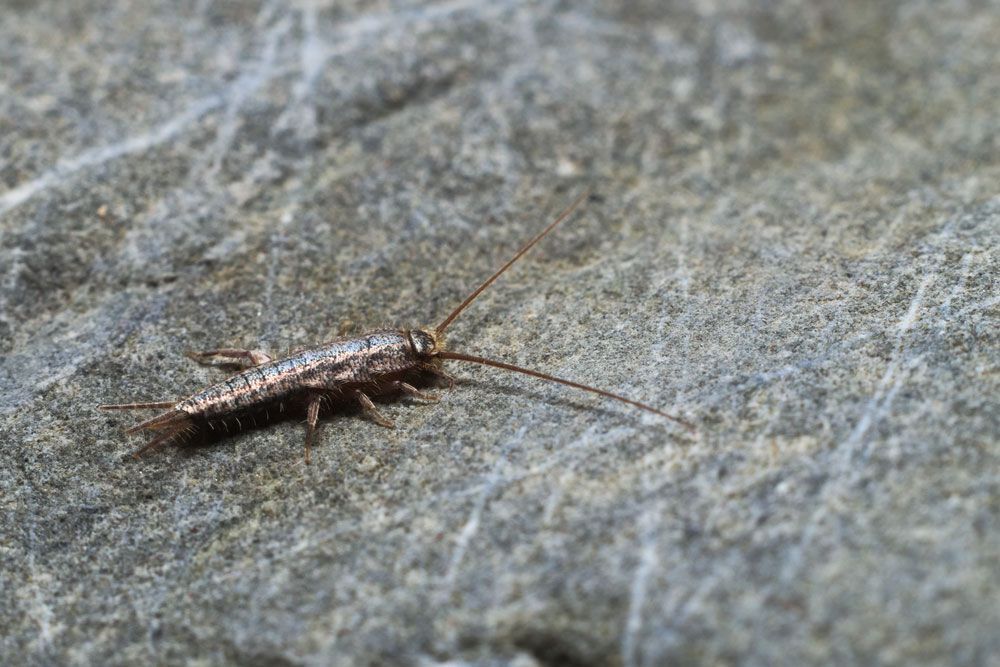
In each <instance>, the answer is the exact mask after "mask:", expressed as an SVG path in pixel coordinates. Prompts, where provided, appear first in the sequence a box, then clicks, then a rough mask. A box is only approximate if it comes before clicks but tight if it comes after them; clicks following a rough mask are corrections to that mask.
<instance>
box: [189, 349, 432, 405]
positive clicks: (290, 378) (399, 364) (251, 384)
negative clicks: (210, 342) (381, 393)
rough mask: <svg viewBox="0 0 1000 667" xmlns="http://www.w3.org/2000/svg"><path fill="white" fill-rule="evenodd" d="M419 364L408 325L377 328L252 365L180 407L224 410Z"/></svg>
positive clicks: (334, 387) (365, 380) (338, 385)
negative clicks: (398, 327)
mask: <svg viewBox="0 0 1000 667" xmlns="http://www.w3.org/2000/svg"><path fill="white" fill-rule="evenodd" d="M419 364H420V359H419V358H418V357H417V355H416V354H415V353H414V351H413V346H412V345H411V343H410V339H409V336H408V335H407V333H406V332H405V331H396V330H385V331H373V332H371V333H368V334H365V335H363V336H360V337H358V338H348V339H343V340H336V341H332V342H330V343H326V344H324V345H322V346H320V347H317V348H313V349H309V350H302V351H300V352H296V353H294V354H291V355H289V356H287V357H285V358H284V359H276V360H274V361H269V362H267V363H265V364H261V365H259V366H254V367H253V368H248V369H246V370H245V371H242V372H241V373H237V374H236V375H233V376H231V377H229V378H227V379H225V380H223V381H222V382H219V383H218V384H214V385H212V386H210V387H208V388H206V389H203V390H202V391H200V392H198V393H197V394H194V395H193V396H190V397H188V398H186V399H185V400H183V401H181V402H180V403H178V404H177V406H176V409H177V410H181V411H183V412H186V413H188V414H190V415H193V416H199V417H208V418H211V417H216V416H223V415H226V414H230V413H233V412H239V411H243V410H252V409H254V408H257V407H259V406H262V405H265V404H268V403H273V402H277V401H281V400H284V399H286V398H289V397H291V396H292V395H295V394H298V393H300V392H302V391H303V390H304V389H314V390H320V391H322V390H329V391H335V390H337V389H339V388H341V387H343V386H344V385H348V384H351V385H356V384H367V383H371V382H375V381H377V380H378V379H379V378H381V377H384V376H386V375H389V374H392V373H399V372H401V371H407V370H410V369H413V368H415V367H416V366H418V365H419Z"/></svg>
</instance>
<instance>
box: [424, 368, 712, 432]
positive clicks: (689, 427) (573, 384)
mask: <svg viewBox="0 0 1000 667" xmlns="http://www.w3.org/2000/svg"><path fill="white" fill-rule="evenodd" d="M437 356H438V357H440V358H441V359H453V360H455V361H467V362H470V363H473V364H482V365H483V366H493V367H494V368H501V369H503V370H505V371H513V372H514V373H523V374H524V375H530V376H531V377H534V378H538V379H540V380H548V381H549V382H555V383H557V384H564V385H566V386H567V387H573V388H574V389H582V390H583V391H589V392H591V393H594V394H598V395H600V396H604V397H605V398H611V399H614V400H616V401H621V402H622V403H628V404H629V405H631V406H634V407H637V408H639V409H640V410H645V411H646V412H652V413H653V414H654V415H659V416H661V417H666V418H667V419H669V420H670V421H673V422H676V423H678V424H680V425H681V426H683V427H684V428H686V429H687V430H689V431H691V432H694V431H695V427H694V424H692V423H690V422H687V421H685V420H683V419H681V418H680V417H676V416H674V415H671V414H667V413H666V412H663V411H662V410H657V409H656V408H654V407H652V406H651V405H646V404H645V403H639V402H638V401H633V400H632V399H630V398H625V397H624V396H619V395H618V394H612V393H611V392H610V391H605V390H603V389H598V388H597V387H591V386H589V385H585V384H580V383H579V382H573V381H572V380H564V379H563V378H558V377H556V376H554V375H549V374H548V373H542V372H540V371H535V370H532V369H530V368H522V367H521V366H515V365H514V364H508V363H505V362H503V361H496V360H495V359H486V358H485V357H476V356H473V355H471V354H462V353H461V352H445V351H442V352H438V354H437Z"/></svg>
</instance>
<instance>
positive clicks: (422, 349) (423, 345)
mask: <svg viewBox="0 0 1000 667" xmlns="http://www.w3.org/2000/svg"><path fill="white" fill-rule="evenodd" d="M410 342H411V343H412V344H413V351H414V352H416V353H417V354H419V355H421V356H429V355H431V354H433V353H434V350H435V348H436V347H437V344H436V343H435V342H434V338H433V337H432V336H431V335H430V334H428V333H427V332H426V331H421V330H419V329H417V330H415V331H411V332H410Z"/></svg>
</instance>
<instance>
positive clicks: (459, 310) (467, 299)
mask: <svg viewBox="0 0 1000 667" xmlns="http://www.w3.org/2000/svg"><path fill="white" fill-rule="evenodd" d="M589 195H590V190H589V189H588V190H584V191H583V194H582V195H580V196H579V197H577V198H576V200H574V201H573V203H572V204H570V205H569V206H567V207H566V209H565V210H564V211H563V212H562V213H560V214H559V217H557V218H556V219H555V220H554V221H553V222H552V223H551V224H549V226H548V227H546V228H545V229H543V230H542V231H541V233H540V234H539V235H538V236H536V237H535V238H533V239H531V240H530V241H528V242H527V243H526V244H525V245H524V247H523V248H521V249H520V250H518V251H517V254H516V255H514V256H513V257H511V258H510V261H509V262H507V263H506V264H504V265H503V266H501V267H500V268H499V269H498V270H497V272H496V273H494V274H493V275H492V276H490V277H489V278H487V279H486V280H484V281H483V284H482V285H480V286H479V287H477V288H476V289H474V290H472V293H471V294H469V296H467V297H465V301H463V302H462V303H461V304H459V306H458V308H456V309H455V310H453V311H451V314H450V315H448V317H446V318H444V321H443V322H441V324H439V325H437V327H436V328H435V329H434V334H435V336H437V337H440V336H441V334H442V333H444V330H445V329H447V328H448V325H450V324H451V323H452V322H453V321H454V320H455V318H456V317H458V316H459V315H460V314H461V313H462V311H463V310H465V309H466V307H468V305H469V304H470V303H472V302H473V301H475V300H476V297H478V296H479V295H480V294H482V293H483V290H485V289H486V288H487V287H489V286H490V285H492V284H493V283H494V282H495V281H496V279H497V278H499V277H500V276H502V275H503V273H504V271H506V270H507V269H509V268H510V267H511V265H512V264H513V263H514V262H516V261H517V260H519V259H521V255H523V254H524V253H526V252H528V251H529V250H531V249H532V248H533V247H534V246H535V244H536V243H538V242H539V241H541V240H542V239H543V238H545V237H546V236H547V235H548V233H549V232H551V231H552V230H553V229H555V228H556V226H557V225H558V224H559V223H560V222H562V221H563V220H565V219H566V218H568V217H569V216H570V214H571V213H572V212H573V211H574V210H575V209H576V207H577V206H579V205H580V202H582V201H583V200H584V199H586V198H587V197H588V196H589Z"/></svg>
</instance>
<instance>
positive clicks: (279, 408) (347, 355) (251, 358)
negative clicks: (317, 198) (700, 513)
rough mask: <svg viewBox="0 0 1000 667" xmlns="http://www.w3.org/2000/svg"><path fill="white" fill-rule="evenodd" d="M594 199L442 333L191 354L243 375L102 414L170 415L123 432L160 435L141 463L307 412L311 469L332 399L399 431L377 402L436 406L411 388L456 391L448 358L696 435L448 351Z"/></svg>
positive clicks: (420, 331) (418, 331)
mask: <svg viewBox="0 0 1000 667" xmlns="http://www.w3.org/2000/svg"><path fill="white" fill-rule="evenodd" d="M588 194H589V193H588V192H584V193H583V194H582V195H580V196H579V197H577V199H576V200H575V201H574V202H573V203H572V204H570V205H569V206H568V207H567V208H566V209H565V210H564V211H563V212H562V213H560V214H559V216H558V217H557V218H556V219H555V220H554V221H553V222H552V223H550V224H549V225H548V226H547V227H546V228H545V229H543V230H542V231H541V232H540V233H539V234H538V235H537V236H535V237H534V238H532V239H531V240H530V241H528V242H527V243H526V244H525V245H524V246H523V247H522V248H521V249H520V250H519V251H518V252H517V253H516V254H515V255H514V256H513V257H512V258H511V259H510V260H509V261H508V262H507V263H506V264H504V265H503V266H501V267H500V268H499V269H498V270H497V271H496V272H495V273H493V275H491V276H490V277H489V278H487V279H486V280H485V281H483V282H482V284H480V285H479V287H477V288H476V289H474V290H473V291H472V292H471V293H470V294H469V295H468V296H467V297H466V298H465V300H464V301H462V302H461V303H460V304H459V305H458V307H456V308H455V309H454V310H452V311H451V313H450V314H449V315H448V316H447V317H446V318H444V320H442V322H441V323H440V324H438V325H437V326H436V327H433V328H431V327H424V328H412V329H379V330H376V331H371V332H368V333H365V334H362V335H360V336H356V337H350V338H341V339H337V340H333V341H330V342H328V343H323V344H322V345H319V346H318V347H313V348H307V349H303V350H299V351H297V352H293V353H292V354H290V355H289V356H287V357H284V358H282V359H273V358H272V357H271V356H270V355H268V354H267V353H265V352H263V351H261V350H243V349H235V348H221V349H215V350H206V351H204V352H192V353H189V354H188V356H190V357H191V358H193V359H194V360H195V361H198V362H199V363H204V364H210V365H216V366H237V367H242V368H243V370H242V371H240V372H239V373H237V374H236V375H233V376H231V377H229V378H226V379H225V380H223V381H222V382H219V383H217V384H213V385H212V386H210V387H207V388H205V389H202V390H201V391H199V392H197V393H195V394H192V395H191V396H188V397H187V398H185V399H182V400H178V401H156V402H150V403H122V404H116V405H99V406H98V409H101V410H144V409H165V410H166V412H162V413H160V414H158V415H157V416H155V417H153V418H152V419H148V420H146V421H144V422H142V423H140V424H137V425H135V426H133V427H131V428H129V429H128V430H127V431H125V432H126V433H127V434H132V433H138V432H140V431H151V432H153V433H155V436H154V437H153V439H152V440H150V441H149V442H147V443H146V444H145V445H143V446H142V447H140V448H138V449H136V450H134V451H133V452H131V455H132V456H133V457H135V458H139V457H140V455H141V454H143V453H144V452H146V451H149V450H152V449H155V448H157V447H160V446H162V445H164V444H166V443H169V442H172V441H174V440H181V439H183V438H185V437H186V436H189V435H192V434H195V433H198V432H204V431H203V429H205V428H208V429H210V430H212V431H216V430H219V429H225V430H226V432H228V430H229V427H230V425H231V424H232V423H233V422H235V425H236V427H237V428H242V427H243V426H244V424H243V422H244V421H248V422H253V423H254V424H256V421H257V418H258V417H262V418H263V419H264V421H265V422H266V421H268V420H269V418H270V417H271V413H272V412H276V413H284V412H285V411H286V409H291V408H298V409H301V408H302V407H304V408H305V415H306V453H305V461H306V463H309V462H310V461H311V452H312V443H313V439H314V437H315V433H316V424H317V421H318V420H319V415H320V409H321V407H323V405H324V404H327V403H331V402H332V401H334V400H341V401H343V400H347V401H353V402H355V403H357V404H358V405H359V406H360V407H361V410H362V411H363V412H364V414H365V415H366V416H367V417H369V418H370V419H371V420H372V421H374V422H375V423H376V424H379V425H380V426H385V427H388V428H393V426H394V424H393V423H392V421H390V420H389V419H387V418H386V417H385V416H383V415H382V413H380V412H379V411H378V409H377V408H376V407H375V404H374V403H373V402H372V397H373V396H393V395H400V394H405V395H407V396H410V397H412V398H416V399H420V400H424V401H437V400H438V396H436V395H432V394H428V393H425V392H423V391H420V390H419V389H417V388H416V387H414V386H413V385H412V384H410V382H411V381H416V380H417V378H421V377H423V378H427V377H428V375H430V376H432V377H436V378H437V379H439V380H445V381H447V382H448V383H449V387H450V386H453V385H454V382H455V379H454V378H453V377H452V376H451V375H449V374H448V373H447V372H446V371H445V370H444V369H443V368H442V362H443V361H445V360H449V361H463V362H469V363H474V364H481V365H484V366H491V367H493V368H499V369H502V370H506V371H511V372H514V373H522V374H524V375H529V376H531V377H534V378H538V379H541V380H547V381H549V382H556V383H558V384H562V385H566V386H568V387H573V388H575V389H581V390H583V391H589V392H591V393H594V394H598V395H600V396H603V397H605V398H610V399H613V400H616V401H620V402H622V403H627V404H629V405H631V406H634V407H636V408H639V409H640V410H645V411H646V412H651V413H653V414H656V415H659V416H661V417H665V418H666V419H669V420H671V421H674V422H676V423H678V424H680V425H681V426H683V427H685V428H686V429H688V430H691V431H693V430H694V426H693V425H692V424H690V423H689V422H687V421H685V420H683V419H681V418H680V417H676V416H674V415H670V414H667V413H666V412H663V411H661V410H658V409H656V408H654V407H652V406H649V405H646V404H644V403H639V402H638V401H633V400H632V399H630V398H626V397H624V396H620V395H618V394H614V393H611V392H609V391H605V390H604V389H598V388H597V387H591V386H588V385H584V384H580V383H578V382H573V381H571V380H565V379H563V378H558V377H555V376H553V375H549V374H547V373H543V372H541V371H536V370H532V369H530V368H522V367H520V366H515V365H513V364H509V363H506V362H503V361H497V360H495V359H487V358H485V357H479V356H474V355H471V354H465V353H463V352H455V351H451V350H447V349H445V346H444V332H445V330H446V329H447V328H448V327H449V326H450V325H451V323H452V322H453V321H454V320H455V318H457V317H458V316H459V315H460V314H461V313H462V311H464V310H465V309H466V308H467V307H468V306H469V304H471V303H472V302H473V301H475V299H476V298H477V297H478V296H479V295H480V294H482V292H483V291H484V290H485V289H486V288H487V287H489V286H490V285H492V284H493V282H494V281H495V280H496V279H497V278H499V277H500V276H501V275H503V273H504V272H505V271H506V270H507V269H509V268H510V267H511V265H513V264H514V262H516V261H517V260H518V259H520V258H521V256H522V255H524V254H525V253H526V252H528V251H529V250H531V248H533V247H534V246H535V244H537V243H538V242H539V241H541V240H542V239H543V238H545V236H546V235H548V234H549V232H551V231H552V230H553V229H555V227H556V226H557V225H558V224H559V223H561V222H563V221H564V220H566V219H567V218H568V217H569V216H570V214H572V213H573V211H574V210H575V209H576V208H577V207H578V206H579V205H580V203H581V202H582V201H583V200H584V199H585V198H586V197H587V196H588Z"/></svg>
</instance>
